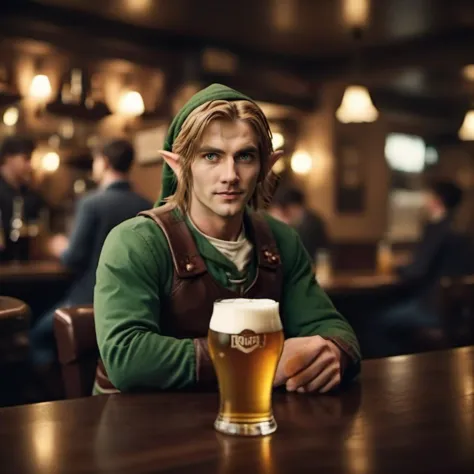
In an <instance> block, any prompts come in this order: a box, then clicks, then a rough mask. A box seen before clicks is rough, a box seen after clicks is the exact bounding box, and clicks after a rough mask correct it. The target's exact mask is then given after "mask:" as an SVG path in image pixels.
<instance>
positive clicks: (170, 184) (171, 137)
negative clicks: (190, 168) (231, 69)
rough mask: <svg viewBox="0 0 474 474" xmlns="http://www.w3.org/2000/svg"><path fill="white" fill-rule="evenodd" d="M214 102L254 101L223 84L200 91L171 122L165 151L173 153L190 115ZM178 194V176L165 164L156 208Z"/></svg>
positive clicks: (213, 85)
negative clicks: (204, 105) (166, 199)
mask: <svg viewBox="0 0 474 474" xmlns="http://www.w3.org/2000/svg"><path fill="white" fill-rule="evenodd" d="M213 100H229V101H233V100H249V101H251V102H253V101H252V99H250V98H249V97H247V96H246V95H244V94H242V93H241V92H239V91H236V90H234V89H231V88H230V87H227V86H224V85H222V84H212V85H210V86H209V87H206V88H205V89H203V90H201V91H199V92H198V93H196V94H195V95H193V96H192V97H191V99H189V101H188V102H187V103H186V104H185V105H184V107H183V108H182V109H181V110H180V111H179V112H178V114H177V115H176V116H175V118H174V119H173V121H172V122H171V125H170V128H169V129H168V134H167V135H166V139H165V143H164V148H163V149H164V150H166V151H172V150H173V143H174V141H175V140H176V137H177V136H178V134H179V132H180V131H181V127H182V126H183V123H184V122H185V120H186V119H187V118H188V116H189V114H190V113H191V112H192V111H193V110H194V109H196V108H197V107H199V106H201V105H203V104H205V103H206V102H211V101H213ZM175 192H176V175H175V174H174V172H173V170H172V169H171V168H170V167H169V166H168V165H167V163H164V164H163V173H162V178H161V194H160V197H159V199H158V201H157V202H156V203H155V207H158V206H161V205H163V204H164V203H165V201H164V199H165V198H167V197H169V196H171V195H173V194H174V193H175Z"/></svg>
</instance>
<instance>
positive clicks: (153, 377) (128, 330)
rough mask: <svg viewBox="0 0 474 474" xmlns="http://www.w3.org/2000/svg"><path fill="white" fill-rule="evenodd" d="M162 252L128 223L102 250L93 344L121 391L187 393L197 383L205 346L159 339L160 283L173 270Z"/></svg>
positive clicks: (201, 341) (108, 240)
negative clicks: (159, 390)
mask: <svg viewBox="0 0 474 474" xmlns="http://www.w3.org/2000/svg"><path fill="white" fill-rule="evenodd" d="M163 240H164V239H163ZM152 247H153V250H152ZM160 247H162V249H161V254H160ZM166 251H168V249H167V246H166V244H163V245H160V242H159V241H158V242H154V245H153V246H151V245H149V243H148V241H147V240H145V238H144V237H143V236H142V235H141V234H140V233H138V232H137V231H136V230H134V229H133V228H131V227H130V225H129V224H127V223H124V224H122V225H120V226H118V227H116V228H115V229H114V230H112V232H111V233H110V234H109V236H108V237H107V239H106V241H105V244H104V247H103V249H102V254H101V257H100V261H99V265H98V268H97V283H96V287H95V295H94V314H95V322H96V332H97V340H98V345H99V350H100V354H101V357H102V360H103V362H104V365H105V368H106V370H107V374H108V376H109V378H110V380H111V382H112V383H113V384H114V386H115V387H116V388H117V389H119V390H121V391H127V390H134V389H140V388H157V389H170V388H173V389H174V388H185V387H187V386H190V385H193V384H194V383H195V382H196V381H197V380H198V379H200V375H199V370H200V367H199V365H200V361H201V360H200V358H199V357H200V356H199V353H200V352H201V351H203V352H204V354H203V356H207V351H206V349H207V346H206V341H204V340H201V339H199V340H198V339H196V340H192V339H175V338H172V337H166V336H163V335H162V334H161V330H160V317H161V316H162V310H163V308H162V304H161V302H162V301H161V300H162V295H163V292H164V282H165V281H166V279H167V278H168V277H169V276H170V273H169V272H171V271H172V267H171V264H170V261H171V259H167V258H166V255H165V252H166ZM204 346H206V347H204ZM196 354H198V360H196Z"/></svg>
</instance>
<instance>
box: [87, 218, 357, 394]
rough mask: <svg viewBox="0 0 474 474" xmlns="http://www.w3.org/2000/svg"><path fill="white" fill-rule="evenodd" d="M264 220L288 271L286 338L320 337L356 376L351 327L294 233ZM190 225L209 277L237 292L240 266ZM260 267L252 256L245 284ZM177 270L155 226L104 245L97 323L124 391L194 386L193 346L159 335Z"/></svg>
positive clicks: (141, 223)
mask: <svg viewBox="0 0 474 474" xmlns="http://www.w3.org/2000/svg"><path fill="white" fill-rule="evenodd" d="M175 212H177V211H175ZM266 218H267V221H268V223H269V225H270V228H271V230H272V233H273V235H274V238H275V240H276V243H277V246H278V249H279V251H280V256H281V261H282V265H283V290H282V300H281V301H280V314H281V319H282V323H283V328H284V332H285V337H286V338H290V337H300V336H311V335H316V334H319V335H320V336H322V337H327V338H331V339H333V340H335V341H337V343H338V345H339V346H340V347H341V349H343V350H344V352H346V353H347V354H348V355H349V358H350V360H351V364H350V367H349V371H347V375H348V376H350V377H352V376H353V375H354V374H356V373H357V372H358V370H359V361H360V350H359V345H358V342H357V338H356V336H355V334H354V332H353V330H352V328H351V327H350V325H349V324H348V323H347V321H346V320H345V319H344V318H343V317H342V316H341V315H340V314H339V313H338V312H337V311H336V309H335V308H334V306H333V305H332V303H331V301H330V300H329V298H328V297H327V296H326V294H325V293H324V292H323V290H322V289H321V288H320V287H319V286H318V284H317V283H316V280H315V277H314V273H313V270H312V263H311V259H310V257H309V255H308V254H307V253H306V251H305V249H304V248H303V246H302V244H301V241H300V239H299V237H298V235H297V234H296V232H295V231H293V230H292V229H291V228H290V227H288V226H287V225H285V224H283V223H281V222H279V221H277V220H275V219H273V218H271V217H270V216H266ZM187 225H188V228H189V229H190V231H191V233H192V235H193V237H194V240H195V242H196V245H197V248H198V250H199V252H200V254H201V256H202V257H203V259H204V261H205V263H206V266H207V269H208V271H209V273H210V275H211V276H212V277H213V278H214V279H215V280H216V281H218V282H219V283H220V284H221V285H223V286H225V287H227V288H230V289H234V290H235V288H233V287H232V285H231V284H230V283H229V278H230V279H231V280H236V279H239V278H241V276H242V275H240V274H239V272H238V271H237V268H236V267H235V265H234V264H233V263H232V262H231V261H230V260H228V259H227V258H226V257H225V256H224V255H222V254H221V253H220V252H219V251H218V250H217V249H216V248H215V247H214V246H213V245H212V244H211V243H210V242H209V241H208V240H207V239H206V238H205V237H204V236H203V235H201V234H200V233H199V232H197V231H196V229H195V228H194V227H193V226H192V225H191V224H190V223H189V222H187ZM256 266H257V255H256V254H255V255H254V256H253V258H252V261H251V263H250V268H249V277H248V279H247V281H249V282H251V281H252V280H253V276H254V275H255V272H256ZM173 271H174V268H173V262H172V258H171V252H170V249H169V246H168V243H167V240H166V238H165V235H164V233H163V231H162V230H161V229H160V228H159V227H158V226H157V225H156V224H155V223H154V222H153V221H152V220H151V219H148V218H145V217H135V218H133V219H130V220H128V221H126V222H124V223H122V224H120V225H119V226H118V227H116V228H115V229H114V230H112V232H111V233H110V234H109V236H108V237H107V239H106V241H105V244H104V247H103V249H102V254H101V257H100V261H99V265H98V269H97V283H96V287H95V295H94V312H95V323H96V332H97V340H98V345H99V350H100V355H101V357H102V359H103V362H104V365H105V367H106V369H107V374H108V376H109V378H110V380H111V382H112V383H113V384H114V385H115V387H116V388H117V389H119V390H121V391H128V390H136V389H141V388H154V389H181V388H189V387H192V385H193V384H195V382H196V355H195V349H194V344H193V341H192V340H191V339H175V338H173V337H169V336H167V335H166V334H163V332H162V330H161V328H162V326H163V325H164V324H163V322H164V321H165V320H166V318H167V317H169V316H168V315H167V314H166V312H165V310H164V308H165V305H164V304H163V303H164V301H166V300H167V298H168V297H169V295H170V290H171V285H172V277H173ZM229 273H230V276H229Z"/></svg>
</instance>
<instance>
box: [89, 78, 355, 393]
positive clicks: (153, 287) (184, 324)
mask: <svg viewBox="0 0 474 474" xmlns="http://www.w3.org/2000/svg"><path fill="white" fill-rule="evenodd" d="M161 154H162V156H163V158H164V160H165V162H166V164H165V165H164V170H163V179H162V193H161V198H160V200H159V201H158V203H157V205H156V207H155V209H153V210H151V211H149V212H146V213H143V214H142V215H140V216H137V217H136V218H135V219H132V220H130V221H128V222H126V223H123V224H121V225H120V226H118V227H116V228H115V229H114V230H113V231H112V232H111V233H110V235H109V236H108V237H107V240H106V242H105V244H104V248H103V249H102V254H101V258H100V261H99V266H98V269H97V284H96V288H95V295H94V312H95V322H96V332H97V339H98V344H99V349H100V354H101V357H102V361H103V363H101V364H99V368H98V371H97V377H96V383H95V392H96V393H97V392H99V393H100V392H102V393H104V392H107V391H111V390H113V389H114V388H115V389H118V390H120V391H131V390H144V389H192V388H195V387H198V386H202V385H206V384H208V383H215V373H214V370H213V366H212V362H211V360H210V357H209V353H208V348H207V337H206V336H207V331H208V328H209V321H210V317H211V313H212V308H213V303H214V301H215V300H216V299H219V298H232V297H234V298H235V297H239V296H243V297H246V298H272V299H276V300H278V301H280V311H281V317H282V322H283V326H284V331H285V336H286V338H287V340H286V342H285V347H284V350H283V354H282V357H281V360H280V363H279V367H278V370H277V374H276V377H275V385H276V386H278V385H283V384H286V387H287V389H288V390H296V391H298V392H315V391H316V392H327V391H329V390H331V389H333V388H334V387H336V386H337V385H338V384H339V383H340V381H341V378H345V379H350V378H351V377H353V376H354V374H356V373H357V371H358V367H359V360H360V353H359V347H358V343H357V339H356V337H355V335H354V333H353V331H352V329H351V328H350V326H349V325H348V323H347V322H346V321H345V320H344V319H343V318H342V317H341V316H340V315H339V314H338V312H337V311H336V310H335V309H334V307H333V306H332V304H331V302H330V301H329V299H328V298H327V297H326V296H325V294H324V293H323V292H322V290H321V289H320V288H319V287H318V286H317V284H316V282H315V278H314V275H313V273H312V271H311V262H310V260H309V258H308V256H307V254H306V252H305V251H304V248H303V246H302V245H301V242H300V240H299V238H298V236H297V234H296V233H295V232H294V231H293V230H292V229H291V228H290V227H288V226H286V225H285V224H283V223H281V222H278V221H276V220H275V219H272V218H271V217H269V216H264V215H262V214H261V213H258V212H256V211H255V209H256V208H257V207H258V206H259V205H260V202H261V198H262V197H264V196H263V191H264V187H265V184H266V182H265V178H266V175H267V173H268V171H269V170H270V169H271V167H272V165H273V164H274V162H275V161H276V160H277V159H278V157H279V153H275V152H273V150H272V145H271V133H270V129H269V126H268V123H267V120H266V118H265V116H264V115H263V112H262V111H261V110H260V108H259V107H258V106H257V105H256V104H255V103H254V102H253V101H252V100H251V99H249V98H248V97H246V96H245V95H243V94H241V93H239V92H237V91H234V90H232V89H230V88H228V87H225V86H222V85H219V84H214V85H212V86H210V87H208V88H206V89H204V90H202V91H200V92H199V93H197V94H196V95H195V96H194V97H193V98H191V99H190V101H189V102H188V103H187V104H186V105H185V106H184V107H183V108H182V109H181V111H180V112H179V113H178V115H177V116H176V117H175V119H174V120H173V122H172V124H171V126H170V129H169V131H168V135H167V139H166V142H165V150H163V151H161ZM176 177H177V180H176Z"/></svg>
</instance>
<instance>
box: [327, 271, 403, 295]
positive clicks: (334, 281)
mask: <svg viewBox="0 0 474 474" xmlns="http://www.w3.org/2000/svg"><path fill="white" fill-rule="evenodd" d="M399 285H401V282H400V279H399V278H398V277H397V276H396V275H384V274H380V273H373V274H370V273H367V274H366V273H360V274H357V273H349V274H344V273H342V274H335V275H333V276H332V277H331V278H330V279H329V280H328V281H325V282H321V286H322V287H323V288H324V290H326V291H327V292H328V293H344V294H350V293H360V292H370V291H378V290H381V289H382V290H383V289H387V288H391V287H395V286H399Z"/></svg>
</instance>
